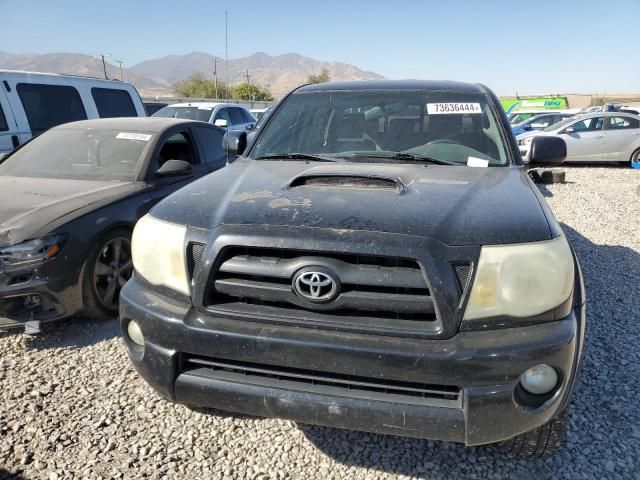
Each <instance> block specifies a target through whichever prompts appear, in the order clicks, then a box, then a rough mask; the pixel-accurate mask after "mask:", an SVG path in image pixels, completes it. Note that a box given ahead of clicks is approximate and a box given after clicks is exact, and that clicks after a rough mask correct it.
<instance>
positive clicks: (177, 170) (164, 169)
mask: <svg viewBox="0 0 640 480" xmlns="http://www.w3.org/2000/svg"><path fill="white" fill-rule="evenodd" d="M192 173H193V168H192V167H191V164H190V163H189V162H185V161H184V160H167V161H166V162H164V163H163V164H162V166H161V167H160V168H159V169H158V170H157V171H156V175H158V176H159V177H181V176H186V175H191V174H192Z"/></svg>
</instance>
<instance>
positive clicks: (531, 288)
mask: <svg viewBox="0 0 640 480" xmlns="http://www.w3.org/2000/svg"><path fill="white" fill-rule="evenodd" d="M573 281H574V273H573V256H572V255H571V249H570V248H569V244H568V243H567V240H566V238H565V237H564V235H561V236H559V237H557V238H554V239H553V240H548V241H544V242H534V243H524V244H518V245H495V246H493V245H492V246H485V247H482V251H481V252H480V260H479V261H478V267H477V273H476V276H475V280H474V282H473V287H472V288H471V296H470V297H469V302H468V304H467V309H466V311H465V314H464V319H465V320H477V319H482V318H488V317H497V316H510V317H532V316H535V315H539V314H541V313H544V312H547V311H549V310H553V309H554V308H556V307H558V306H560V305H562V304H563V303H564V302H565V301H566V300H567V299H568V298H569V296H570V295H571V291H572V289H573Z"/></svg>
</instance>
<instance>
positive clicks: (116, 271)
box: [93, 237, 133, 310]
mask: <svg viewBox="0 0 640 480" xmlns="http://www.w3.org/2000/svg"><path fill="white" fill-rule="evenodd" d="M132 272H133V261H132V260H131V242H130V241H129V239H128V238H124V237H116V238H114V239H112V240H110V241H109V242H107V243H106V244H105V245H104V246H103V247H102V249H101V250H100V254H99V255H98V258H97V259H96V264H95V268H94V270H93V285H94V288H95V293H96V297H97V298H98V300H99V301H100V304H101V305H102V306H103V307H104V308H106V309H108V310H116V309H117V308H118V298H119V297H120V289H121V288H122V287H124V284H125V283H127V281H128V280H129V278H131V273H132Z"/></svg>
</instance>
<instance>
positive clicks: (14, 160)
mask: <svg viewBox="0 0 640 480" xmlns="http://www.w3.org/2000/svg"><path fill="white" fill-rule="evenodd" d="M151 138H152V134H150V133H146V132H134V131H131V130H127V131H121V130H93V129H87V128H85V129H80V128H78V129H70V128H64V129H60V130H55V129H54V130H48V131H46V132H44V133H43V134H42V135H40V136H38V137H36V138H34V139H33V140H31V141H30V142H29V143H27V144H25V145H24V146H23V147H22V148H20V149H19V150H17V151H16V152H14V153H13V154H12V155H10V156H9V157H7V158H6V159H5V161H3V162H2V163H0V175H4V176H13V177H33V178H71V179H78V180H107V181H108V180H116V181H134V180H135V179H136V178H137V176H138V170H139V168H140V163H141V160H142V158H143V153H144V152H145V147H146V146H147V145H148V144H149V140H150V139H151Z"/></svg>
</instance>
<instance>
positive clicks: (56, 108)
mask: <svg viewBox="0 0 640 480" xmlns="http://www.w3.org/2000/svg"><path fill="white" fill-rule="evenodd" d="M17 91H18V96H19V97H20V101H21V102H22V106H23V108H24V111H25V113H26V114H27V121H28V122H29V127H30V128H31V133H32V134H33V135H38V134H40V133H42V132H44V131H45V130H48V129H50V128H51V127H55V126H56V125H61V124H63V123H69V122H75V121H77V120H86V119H87V113H86V112H85V110H84V105H83V104H82V99H81V98H80V94H79V93H78V91H77V90H76V89H75V88H73V87H70V86H66V85H43V84H37V83H19V84H18V86H17Z"/></svg>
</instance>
